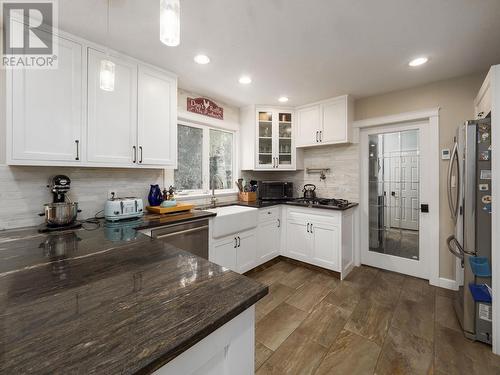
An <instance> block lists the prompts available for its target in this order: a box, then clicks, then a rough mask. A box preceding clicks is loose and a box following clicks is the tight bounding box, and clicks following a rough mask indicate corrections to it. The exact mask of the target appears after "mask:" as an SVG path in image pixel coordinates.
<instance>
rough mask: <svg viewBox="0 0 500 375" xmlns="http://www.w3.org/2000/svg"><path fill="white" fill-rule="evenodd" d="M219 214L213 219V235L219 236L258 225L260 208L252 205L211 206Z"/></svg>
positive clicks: (210, 210)
mask: <svg viewBox="0 0 500 375" xmlns="http://www.w3.org/2000/svg"><path fill="white" fill-rule="evenodd" d="M205 211H209V212H215V213H216V214H217V216H215V217H214V218H213V219H212V226H213V228H212V237H213V238H219V237H225V236H229V235H230V234H234V233H238V232H242V231H244V230H247V229H252V228H255V227H256V226H257V220H258V215H259V210H258V209H257V208H252V207H242V206H225V207H216V208H210V209H208V210H205Z"/></svg>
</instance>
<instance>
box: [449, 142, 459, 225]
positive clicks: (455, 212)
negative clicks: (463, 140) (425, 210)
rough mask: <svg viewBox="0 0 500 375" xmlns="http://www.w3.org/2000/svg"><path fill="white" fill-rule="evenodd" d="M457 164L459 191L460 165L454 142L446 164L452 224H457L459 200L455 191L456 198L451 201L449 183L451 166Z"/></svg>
mask: <svg viewBox="0 0 500 375" xmlns="http://www.w3.org/2000/svg"><path fill="white" fill-rule="evenodd" d="M455 162H456V163H457V189H460V165H459V160H458V143H457V142H455V146H453V151H452V152H451V158H450V163H449V164H448V179H447V191H448V206H449V207H450V212H451V217H452V219H453V222H454V223H456V222H457V218H458V205H459V199H460V193H459V192H458V191H457V197H456V198H455V201H453V196H452V195H453V194H452V190H451V189H452V186H451V182H452V179H453V164H454V163H455Z"/></svg>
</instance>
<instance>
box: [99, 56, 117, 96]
mask: <svg viewBox="0 0 500 375" xmlns="http://www.w3.org/2000/svg"><path fill="white" fill-rule="evenodd" d="M99 86H100V87H101V90H104V91H113V90H114V89H115V63H114V62H112V61H109V60H101V71H100V74H99Z"/></svg>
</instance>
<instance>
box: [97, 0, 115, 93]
mask: <svg viewBox="0 0 500 375" xmlns="http://www.w3.org/2000/svg"><path fill="white" fill-rule="evenodd" d="M109 2H110V0H108V9H107V15H106V39H107V43H106V44H107V45H109ZM99 86H100V88H101V90H104V91H114V90H115V63H114V62H112V61H111V60H110V59H109V51H108V49H106V59H103V60H101V70H100V73H99Z"/></svg>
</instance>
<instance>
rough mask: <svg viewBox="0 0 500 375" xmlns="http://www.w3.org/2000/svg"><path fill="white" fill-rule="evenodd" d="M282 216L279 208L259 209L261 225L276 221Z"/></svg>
mask: <svg viewBox="0 0 500 375" xmlns="http://www.w3.org/2000/svg"><path fill="white" fill-rule="evenodd" d="M279 216H280V208H279V207H267V208H260V209H259V223H261V222H263V221H268V220H276V219H278V218H279Z"/></svg>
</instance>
